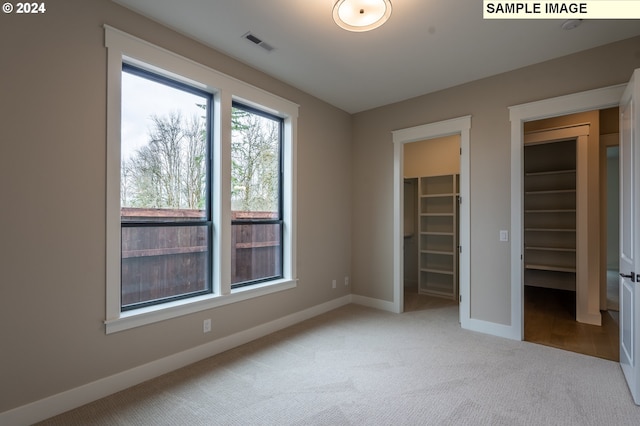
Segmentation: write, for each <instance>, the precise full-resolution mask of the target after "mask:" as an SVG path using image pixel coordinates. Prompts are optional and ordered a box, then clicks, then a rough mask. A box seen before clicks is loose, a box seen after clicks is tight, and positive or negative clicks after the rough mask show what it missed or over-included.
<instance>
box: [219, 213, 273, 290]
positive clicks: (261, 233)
mask: <svg viewBox="0 0 640 426" xmlns="http://www.w3.org/2000/svg"><path fill="white" fill-rule="evenodd" d="M281 231H282V225H281V224H280V223H265V224H257V223H243V224H234V225H233V226H232V227H231V242H232V251H231V284H239V283H245V282H251V281H259V280H266V279H269V278H279V277H281V276H282V242H281V238H282V232H281Z"/></svg>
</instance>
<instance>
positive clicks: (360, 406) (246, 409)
mask: <svg viewBox="0 0 640 426" xmlns="http://www.w3.org/2000/svg"><path fill="white" fill-rule="evenodd" d="M457 316H458V311H457V306H456V305H451V304H446V303H444V304H442V303H441V304H439V303H435V304H430V305H429V306H427V307H426V308H424V309H422V310H419V311H413V312H408V313H404V314H400V315H397V314H391V313H388V312H383V311H379V310H375V309H370V308H366V307H362V306H357V305H348V306H344V307H342V308H339V309H336V310H334V311H331V312H329V313H326V314H324V315H321V316H318V317H316V318H313V319H311V320H308V321H305V322H303V323H300V324H297V325H295V326H293V327H290V328H287V329H285V330H282V331H280V332H277V333H274V334H272V335H269V336H266V337H264V338H261V339H259V340H256V341H254V342H251V343H248V344H246V345H243V346H240V347H238V348H235V349H233V350H230V351H227V352H225V353H222V354H219V355H216V356H213V357H211V358H208V359H206V360H203V361H201V362H198V363H196V364H193V365H190V366H188V367H185V368H183V369H180V370H178V371H175V372H173V373H170V374H167V375H164V376H162V377H159V378H157V379H154V380H151V381H148V382H146V383H143V384H141V385H138V386H135V387H133V388H131V389H128V390H125V391H122V392H119V393H117V394H114V395H112V396H109V397H107V398H104V399H101V400H99V401H96V402H93V403H91V404H88V405H86V406H83V407H80V408H78V409H76V410H73V411H70V412H68V413H65V414H62V415H60V416H57V417H54V418H52V419H49V420H47V421H45V422H43V423H41V424H43V425H510V426H512V425H638V424H640V407H637V406H636V405H634V403H633V401H632V399H631V396H630V393H629V391H628V389H627V386H626V383H625V381H624V378H623V375H622V371H621V370H620V367H619V365H618V364H617V363H615V362H612V361H607V360H603V359H599V358H593V357H589V356H585V355H580V354H575V353H571V352H566V351H563V350H560V349H554V348H550V347H546V346H540V345H536V344H532V343H527V342H519V341H512V340H507V339H502V338H498V337H493V336H488V335H484V334H480V333H474V332H470V331H466V330H462V329H461V328H460V326H459V324H458V317H457Z"/></svg>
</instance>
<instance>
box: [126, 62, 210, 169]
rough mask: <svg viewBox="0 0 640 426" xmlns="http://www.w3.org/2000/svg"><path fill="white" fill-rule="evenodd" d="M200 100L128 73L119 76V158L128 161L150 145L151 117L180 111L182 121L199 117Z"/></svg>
mask: <svg viewBox="0 0 640 426" xmlns="http://www.w3.org/2000/svg"><path fill="white" fill-rule="evenodd" d="M204 102H205V99H204V98H203V97H200V96H197V95H194V94H191V93H187V92H184V91H182V90H178V89H174V88H172V87H168V86H165V85H164V84H160V83H156V82H154V81H150V80H147V79H145V78H142V77H138V76H136V75H132V74H129V73H127V72H123V73H122V140H121V144H122V148H121V150H122V158H123V159H128V158H129V157H131V155H133V154H134V153H135V151H136V150H137V149H139V148H140V147H141V146H143V145H146V144H147V143H148V142H149V129H150V128H151V127H152V125H153V122H152V121H151V116H153V115H158V116H163V115H168V114H169V113H170V112H172V111H180V112H181V114H182V117H183V118H186V117H191V116H192V115H193V114H195V115H198V116H201V115H202V109H200V108H199V107H198V106H197V104H203V103H204Z"/></svg>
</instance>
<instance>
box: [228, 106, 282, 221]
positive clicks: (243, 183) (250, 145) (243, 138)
mask: <svg viewBox="0 0 640 426" xmlns="http://www.w3.org/2000/svg"><path fill="white" fill-rule="evenodd" d="M232 117H233V122H232V124H233V126H232V141H231V182H232V191H231V199H232V209H233V210H239V211H270V212H275V211H278V205H277V203H278V192H279V184H280V179H279V177H280V173H279V165H280V161H279V158H278V157H279V155H280V150H279V148H280V135H279V131H280V127H279V122H277V121H275V120H272V119H268V118H266V117H263V116H261V115H258V114H254V113H251V112H247V111H245V110H242V109H238V108H234V109H233V116H232Z"/></svg>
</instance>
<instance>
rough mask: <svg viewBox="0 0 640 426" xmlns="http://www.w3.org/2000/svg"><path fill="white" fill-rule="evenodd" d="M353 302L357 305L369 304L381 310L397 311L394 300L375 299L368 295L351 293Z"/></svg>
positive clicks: (370, 306)
mask: <svg viewBox="0 0 640 426" xmlns="http://www.w3.org/2000/svg"><path fill="white" fill-rule="evenodd" d="M351 303H355V304H356V305H362V306H368V307H369V308H376V309H380V310H381V311H388V312H393V313H395V312H396V311H395V305H394V304H393V302H389V301H386V300H380V299H373V298H371V297H366V296H358V295H357V294H352V295H351Z"/></svg>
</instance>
